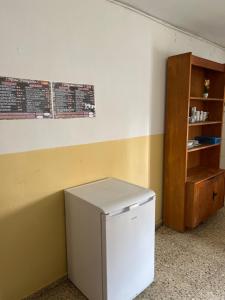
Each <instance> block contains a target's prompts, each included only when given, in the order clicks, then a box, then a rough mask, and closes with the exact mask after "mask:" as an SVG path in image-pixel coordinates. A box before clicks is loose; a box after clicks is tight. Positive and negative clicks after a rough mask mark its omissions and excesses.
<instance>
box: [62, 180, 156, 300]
mask: <svg viewBox="0 0 225 300" xmlns="http://www.w3.org/2000/svg"><path fill="white" fill-rule="evenodd" d="M65 207H66V234H67V259H68V277H69V279H70V280H71V281H72V282H73V283H74V284H75V285H76V286H77V287H78V288H79V289H80V290H81V292H83V294H84V295H86V297H87V298H88V299H90V300H128V299H134V298H135V297H136V296H137V295H138V294H140V293H141V292H142V291H143V290H144V289H145V288H147V287H148V286H149V285H150V284H151V283H152V281H153V279H154V244H155V193H154V192H153V191H150V190H148V189H145V188H142V187H139V186H136V185H133V184H130V183H127V182H124V181H121V180H118V179H114V178H107V179H103V180H99V181H96V182H92V183H88V184H85V185H81V186H77V187H74V188H70V189H67V190H66V191H65Z"/></svg>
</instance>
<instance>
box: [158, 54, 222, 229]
mask: <svg viewBox="0 0 225 300" xmlns="http://www.w3.org/2000/svg"><path fill="white" fill-rule="evenodd" d="M224 66H225V65H223V64H219V63H216V62H213V61H209V60H206V59H202V58H199V57H196V56H193V55H192V54H191V53H185V54H181V55H176V56H172V57H170V58H169V59H168V65H167V100H166V114H165V147H164V190H163V192H164V203H163V220H164V223H165V224H166V225H167V226H169V227H171V228H173V229H175V230H177V231H181V232H182V231H184V230H185V228H186V227H189V228H194V227H195V226H197V225H198V224H199V223H200V222H202V221H204V220H206V219H207V218H208V216H209V215H211V214H213V213H214V212H215V211H216V210H217V209H219V208H221V207H222V206H223V199H224V174H225V173H224V170H221V169H219V166H220V151H221V145H220V144H216V145H212V144H207V145H206V144H205V145H201V146H199V147H198V148H193V149H187V140H188V139H193V138H194V137H196V136H203V135H205V136H206V135H207V136H217V137H221V135H222V122H223V104H224V89H225V84H224V83H225V73H224V70H225V67H224ZM205 79H210V83H211V85H210V91H209V98H208V99H205V98H203V92H204V80H205ZM193 106H196V107H197V110H203V111H208V112H209V118H208V120H207V121H206V122H202V123H199V124H189V121H188V117H189V112H190V110H191V107H193ZM213 193H214V194H216V196H215V197H214V202H212V195H214V194H213Z"/></svg>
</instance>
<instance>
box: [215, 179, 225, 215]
mask: <svg viewBox="0 0 225 300" xmlns="http://www.w3.org/2000/svg"><path fill="white" fill-rule="evenodd" d="M212 181H213V194H212V202H213V212H216V211H217V210H218V209H220V208H222V207H223V206H224V189H225V181H224V174H222V175H219V176H216V177H215V178H213V179H212Z"/></svg>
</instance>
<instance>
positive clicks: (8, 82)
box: [0, 77, 52, 119]
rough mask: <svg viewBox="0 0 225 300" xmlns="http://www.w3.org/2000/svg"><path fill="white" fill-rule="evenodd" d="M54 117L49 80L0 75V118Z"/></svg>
mask: <svg viewBox="0 0 225 300" xmlns="http://www.w3.org/2000/svg"><path fill="white" fill-rule="evenodd" d="M36 118H40V119H41V118H52V105H51V89H50V82H49V81H39V80H24V79H16V78H10V77H0V119H36Z"/></svg>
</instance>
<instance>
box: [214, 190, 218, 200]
mask: <svg viewBox="0 0 225 300" xmlns="http://www.w3.org/2000/svg"><path fill="white" fill-rule="evenodd" d="M217 195H218V193H215V192H213V200H215V198H216V196H217Z"/></svg>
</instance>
